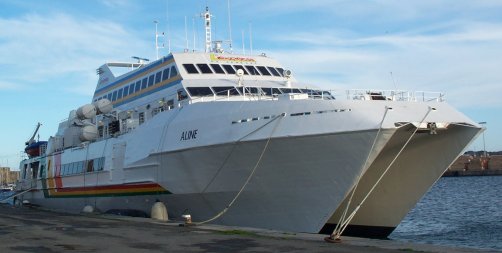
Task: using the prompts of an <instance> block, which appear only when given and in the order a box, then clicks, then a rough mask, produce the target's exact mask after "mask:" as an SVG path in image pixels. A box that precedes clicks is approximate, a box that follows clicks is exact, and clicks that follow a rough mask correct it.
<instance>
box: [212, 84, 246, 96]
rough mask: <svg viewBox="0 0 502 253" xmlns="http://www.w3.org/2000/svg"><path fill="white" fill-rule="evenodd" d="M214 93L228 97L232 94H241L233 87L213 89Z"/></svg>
mask: <svg viewBox="0 0 502 253" xmlns="http://www.w3.org/2000/svg"><path fill="white" fill-rule="evenodd" d="M212 88H213V90H214V92H216V95H219V96H227V95H228V94H230V95H231V96H239V95H240V93H239V91H237V89H236V88H235V87H233V86H223V87H212Z"/></svg>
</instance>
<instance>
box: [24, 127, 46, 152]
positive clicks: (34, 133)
mask: <svg viewBox="0 0 502 253" xmlns="http://www.w3.org/2000/svg"><path fill="white" fill-rule="evenodd" d="M41 125H42V123H40V122H38V123H37V127H35V131H34V132H33V135H32V136H31V138H30V139H29V140H28V141H27V142H25V144H26V146H29V145H31V144H33V143H35V135H37V133H38V129H40V126H41Z"/></svg>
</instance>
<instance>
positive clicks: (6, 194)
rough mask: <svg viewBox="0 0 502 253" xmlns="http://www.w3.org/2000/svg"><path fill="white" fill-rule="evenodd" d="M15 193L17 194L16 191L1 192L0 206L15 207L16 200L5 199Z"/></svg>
mask: <svg viewBox="0 0 502 253" xmlns="http://www.w3.org/2000/svg"><path fill="white" fill-rule="evenodd" d="M14 193H15V192H14V191H5V192H4V191H0V204H11V205H14V200H13V199H12V198H10V199H7V200H4V199H6V198H7V197H9V196H11V195H12V194H14ZM2 200H3V201H2Z"/></svg>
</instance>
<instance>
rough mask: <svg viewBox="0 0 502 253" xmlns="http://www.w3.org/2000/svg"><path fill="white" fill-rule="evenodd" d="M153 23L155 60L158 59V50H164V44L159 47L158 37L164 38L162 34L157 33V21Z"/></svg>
mask: <svg viewBox="0 0 502 253" xmlns="http://www.w3.org/2000/svg"><path fill="white" fill-rule="evenodd" d="M153 23H155V52H156V53H157V60H158V59H159V48H164V43H162V45H161V46H159V37H164V33H162V34H159V33H158V31H157V26H158V24H159V21H157V20H154V21H153Z"/></svg>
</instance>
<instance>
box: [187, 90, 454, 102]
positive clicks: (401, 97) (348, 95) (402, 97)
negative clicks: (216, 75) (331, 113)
mask: <svg viewBox="0 0 502 253" xmlns="http://www.w3.org/2000/svg"><path fill="white" fill-rule="evenodd" d="M242 87H244V86H242ZM238 88H241V87H238ZM308 90H309V91H310V92H307V93H302V94H307V95H308V99H327V100H330V99H342V100H388V101H407V102H433V101H436V102H444V101H445V94H444V93H442V92H435V91H405V90H375V89H351V90H323V89H308ZM239 91H240V93H239V94H238V95H237V94H235V95H232V94H231V93H230V90H228V91H224V92H223V94H212V95H208V96H194V97H189V98H188V100H189V103H190V104H192V103H197V102H215V101H223V100H224V101H230V100H231V98H235V100H253V101H260V100H278V97H279V96H281V95H284V93H283V94H279V95H275V94H273V95H267V94H263V93H258V94H254V93H249V92H248V93H246V90H245V89H243V90H242V91H241V90H240V89H239ZM344 93H345V96H342V95H339V94H344ZM286 94H297V93H286Z"/></svg>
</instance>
